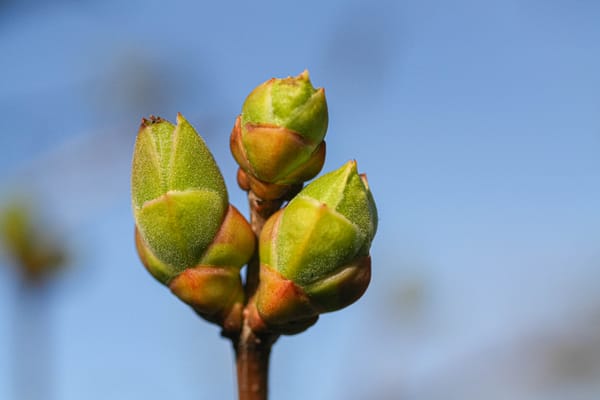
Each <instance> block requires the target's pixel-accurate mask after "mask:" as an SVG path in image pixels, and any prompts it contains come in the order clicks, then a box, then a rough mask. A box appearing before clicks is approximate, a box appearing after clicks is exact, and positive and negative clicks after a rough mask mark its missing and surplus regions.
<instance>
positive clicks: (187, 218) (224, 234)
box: [131, 114, 256, 329]
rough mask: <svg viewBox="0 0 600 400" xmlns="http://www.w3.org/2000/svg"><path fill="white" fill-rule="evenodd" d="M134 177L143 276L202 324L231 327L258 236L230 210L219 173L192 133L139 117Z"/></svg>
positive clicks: (181, 125) (181, 123)
mask: <svg viewBox="0 0 600 400" xmlns="http://www.w3.org/2000/svg"><path fill="white" fill-rule="evenodd" d="M132 171H133V172H132V176H131V187H132V193H131V195H132V204H133V211H134V216H135V222H136V246H137V250H138V253H139V255H140V258H141V259H142V262H143V263H144V265H145V266H146V268H147V269H148V271H149V272H150V273H151V274H152V275H153V276H154V277H155V278H156V279H158V280H159V281H160V282H162V283H163V284H165V285H168V286H169V287H170V289H171V290H172V291H173V293H174V294H176V295H177V296H178V297H179V298H181V299H182V300H183V301H185V302H186V303H188V304H190V305H191V306H192V307H193V308H194V309H195V310H196V311H197V312H198V313H199V314H201V315H202V316H204V317H205V318H207V319H209V320H212V321H215V322H218V323H221V324H223V325H226V326H228V327H229V328H230V329H236V328H237V326H238V325H239V323H240V321H241V308H242V304H243V301H244V294H243V288H242V284H241V279H240V268H241V267H242V266H243V265H244V264H245V263H247V262H248V260H249V259H250V258H251V257H252V255H253V253H254V248H255V241H256V239H255V236H254V234H253V233H252V230H251V228H250V225H249V224H248V222H247V221H246V220H245V218H244V217H243V216H242V215H241V214H240V213H239V212H238V211H237V210H236V209H235V208H234V207H233V206H231V205H229V200H228V196H227V189H226V187H225V182H224V180H223V177H222V175H221V172H220V170H219V168H218V166H217V164H216V162H215V160H214V158H213V156H212V154H211V153H210V151H209V150H208V148H207V146H206V144H205V143H204V141H203V140H202V138H200V136H198V134H197V133H196V131H195V130H194V128H193V127H192V126H191V125H190V124H189V123H188V122H187V121H186V120H185V118H184V117H183V116H182V115H181V114H178V116H177V125H176V126H174V125H173V124H171V123H170V122H168V121H165V120H163V119H160V118H154V117H153V118H151V119H144V120H143V121H142V125H141V127H140V131H139V133H138V136H137V139H136V144H135V150H134V156H133V168H132Z"/></svg>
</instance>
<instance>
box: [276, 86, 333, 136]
mask: <svg viewBox="0 0 600 400" xmlns="http://www.w3.org/2000/svg"><path fill="white" fill-rule="evenodd" d="M311 86H312V85H311ZM328 123H329V116H328V111H327V101H326V100H325V90H324V89H323V88H320V89H318V90H317V91H316V92H314V93H313V95H312V96H311V97H310V98H309V99H308V100H307V101H306V103H304V104H303V105H302V106H300V107H298V108H297V109H295V110H293V111H292V112H291V113H290V115H289V117H288V118H287V119H286V120H285V122H284V123H283V124H284V126H285V127H286V128H288V129H291V130H292V131H294V132H298V133H301V134H302V136H304V137H305V138H306V139H308V140H310V141H311V142H313V143H319V142H321V141H322V140H323V138H324V137H325V134H326V133H327V125H328Z"/></svg>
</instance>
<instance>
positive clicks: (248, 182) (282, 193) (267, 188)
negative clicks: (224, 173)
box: [237, 168, 302, 201]
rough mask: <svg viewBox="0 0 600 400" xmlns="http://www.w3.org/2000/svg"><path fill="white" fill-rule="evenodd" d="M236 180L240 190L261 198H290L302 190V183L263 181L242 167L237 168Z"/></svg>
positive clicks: (269, 199)
mask: <svg viewBox="0 0 600 400" xmlns="http://www.w3.org/2000/svg"><path fill="white" fill-rule="evenodd" d="M237 182H238V185H239V186H240V188H241V189H242V190H245V191H247V192H253V193H254V194H255V195H256V196H258V197H259V198H261V199H263V200H267V201H271V200H290V199H292V198H293V197H294V196H295V195H297V194H298V192H300V190H302V183H298V184H293V185H277V184H275V183H267V182H263V181H261V180H260V179H258V178H256V177H254V176H252V175H249V174H247V173H246V171H244V170H243V169H242V168H239V169H238V173H237Z"/></svg>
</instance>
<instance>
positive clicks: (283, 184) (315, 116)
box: [230, 71, 328, 199]
mask: <svg viewBox="0 0 600 400" xmlns="http://www.w3.org/2000/svg"><path fill="white" fill-rule="evenodd" d="M327 123H328V116H327V102H326V100H325V91H324V89H323V88H319V89H315V88H314V87H313V85H312V84H311V82H310V79H309V76H308V71H304V72H303V73H301V74H300V75H298V76H296V77H288V78H284V79H275V78H273V79H270V80H268V81H267V82H265V83H263V84H261V85H259V86H258V87H257V88H255V89H254V90H253V91H252V92H251V93H250V95H248V97H247V98H246V101H245V102H244V105H243V107H242V113H241V115H240V116H239V117H238V118H237V119H236V121H235V125H234V127H233V131H232V132H231V141H230V144H231V152H232V153H233V156H234V158H235V159H236V161H237V163H238V164H239V165H240V168H241V170H243V172H244V173H245V174H246V175H247V178H244V179H245V181H244V182H245V183H246V185H247V187H244V186H243V185H241V186H242V188H244V189H246V190H252V191H254V192H255V193H256V194H257V195H259V196H260V197H262V198H264V199H276V198H279V197H282V193H283V196H285V193H286V192H287V191H288V189H290V188H293V187H294V186H297V185H298V184H302V183H303V182H304V181H307V180H309V179H311V178H313V177H314V176H315V175H317V174H318V173H319V171H320V170H321V168H322V167H323V163H324V161H325V142H324V141H323V139H324V137H325V133H326V131H327Z"/></svg>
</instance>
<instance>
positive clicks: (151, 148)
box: [131, 130, 165, 209]
mask: <svg viewBox="0 0 600 400" xmlns="http://www.w3.org/2000/svg"><path fill="white" fill-rule="evenodd" d="M161 176H162V174H161V171H160V157H159V155H158V152H157V151H156V146H155V145H154V140H153V139H152V136H151V135H150V133H148V132H147V131H145V130H142V131H141V132H140V134H139V135H138V137H137V140H136V142H135V153H134V157H133V166H132V174H131V197H132V201H133V206H134V209H137V208H139V207H141V206H142V204H144V203H145V202H146V201H149V200H152V199H155V198H157V197H159V196H161V195H162V194H163V193H164V192H165V190H164V187H163V184H162V182H161V179H162V178H161Z"/></svg>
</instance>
